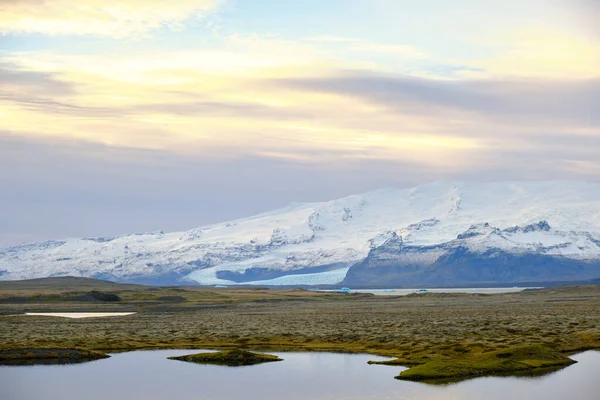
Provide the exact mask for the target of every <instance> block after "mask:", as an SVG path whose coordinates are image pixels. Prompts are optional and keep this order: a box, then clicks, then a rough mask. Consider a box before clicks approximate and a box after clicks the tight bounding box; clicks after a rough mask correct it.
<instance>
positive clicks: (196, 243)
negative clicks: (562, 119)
mask: <svg viewBox="0 0 600 400" xmlns="http://www.w3.org/2000/svg"><path fill="white" fill-rule="evenodd" d="M63 275H75V276H86V277H94V278H103V279H110V280H115V281H120V282H143V283H156V284H159V283H160V284H169V283H198V284H236V283H253V284H272V285H300V284H314V285H323V284H337V283H343V284H348V285H350V284H351V285H363V286H364V285H371V284H373V285H375V284H376V285H413V284H414V285H419V284H453V283H467V282H525V281H559V280H579V279H591V278H600V184H591V183H581V182H508V183H507V182H503V183H461V182H436V183H432V184H427V185H423V186H419V187H416V188H413V189H382V190H377V191H373V192H369V193H365V194H360V195H353V196H349V197H346V198H343V199H338V200H333V201H328V202H322V203H306V204H291V205H289V206H287V207H285V208H281V209H278V210H275V211H272V212H268V213H264V214H260V215H257V216H254V217H250V218H244V219H239V220H236V221H231V222H227V223H221V224H214V225H209V226H204V227H201V228H197V229H193V230H190V231H186V232H174V233H164V232H153V233H143V234H131V235H124V236H117V237H102V238H83V239H67V240H51V241H46V242H39V243H33V244H27V245H21V246H15V247H11V248H8V249H4V250H0V279H26V278H39V277H47V276H63Z"/></svg>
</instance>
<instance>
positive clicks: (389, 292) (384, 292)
mask: <svg viewBox="0 0 600 400" xmlns="http://www.w3.org/2000/svg"><path fill="white" fill-rule="evenodd" d="M525 289H542V288H541V287H505V288H447V289H446V288H439V289H425V288H421V289H356V290H355V289H351V290H350V292H352V293H372V294H375V295H378V296H406V295H407V294H411V293H424V292H425V293H482V294H495V293H516V292H522V291H523V290H525Z"/></svg>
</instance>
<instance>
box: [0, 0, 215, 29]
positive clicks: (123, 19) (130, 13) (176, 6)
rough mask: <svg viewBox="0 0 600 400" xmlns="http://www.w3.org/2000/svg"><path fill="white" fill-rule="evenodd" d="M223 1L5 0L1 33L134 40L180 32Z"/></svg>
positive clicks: (0, 5) (0, 17) (1, 5)
mask: <svg viewBox="0 0 600 400" xmlns="http://www.w3.org/2000/svg"><path fill="white" fill-rule="evenodd" d="M219 3H220V0H177V1H171V2H169V1H162V0H118V1H115V0H86V1H80V0H48V1H47V0H2V1H0V32H1V33H2V34H21V33H42V34H46V35H97V36H110V37H132V36H139V35H144V34H146V33H148V32H150V31H152V30H155V29H159V28H169V29H175V30H177V29H181V28H182V26H183V23H184V22H185V21H186V20H188V19H191V18H201V17H202V16H204V15H205V14H206V13H208V12H210V11H213V10H215V9H216V8H217V7H218V5H219Z"/></svg>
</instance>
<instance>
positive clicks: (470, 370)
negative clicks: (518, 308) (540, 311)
mask: <svg viewBox="0 0 600 400" xmlns="http://www.w3.org/2000/svg"><path fill="white" fill-rule="evenodd" d="M574 362H575V361H573V360H572V359H570V358H569V357H567V356H566V355H564V354H561V353H560V352H558V351H556V350H553V349H551V348H549V347H546V346H543V345H528V346H516V347H510V348H507V349H502V350H496V351H475V352H472V353H471V352H470V353H468V354H466V355H464V356H462V357H459V358H443V357H439V358H436V359H432V360H431V361H427V362H426V363H424V364H421V365H417V366H414V367H412V368H409V369H407V370H405V371H402V372H401V373H400V375H398V376H397V377H396V378H397V379H402V380H411V381H424V382H434V383H435V382H436V381H440V380H447V379H454V380H459V379H467V378H472V377H476V376H482V375H493V374H507V373H514V372H520V371H528V370H534V369H540V368H541V369H548V368H555V367H565V366H568V365H571V364H573V363H574Z"/></svg>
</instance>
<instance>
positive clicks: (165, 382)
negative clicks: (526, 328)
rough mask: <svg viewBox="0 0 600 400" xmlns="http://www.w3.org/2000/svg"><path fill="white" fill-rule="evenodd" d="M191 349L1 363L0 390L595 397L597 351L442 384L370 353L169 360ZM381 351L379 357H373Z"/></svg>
mask: <svg viewBox="0 0 600 400" xmlns="http://www.w3.org/2000/svg"><path fill="white" fill-rule="evenodd" d="M193 352H196V351H190V350H159V351H136V352H130V353H121V354H115V355H113V357H111V358H108V359H103V360H98V361H92V362H89V363H86V364H77V365H53V366H43V365H42V366H27V367H22V366H21V367H0V398H1V399H10V400H25V399H27V400H34V399H63V400H71V399H73V400H75V399H77V400H79V399H89V400H100V399H102V400H105V399H107V398H112V399H125V398H138V399H142V398H143V399H148V400H155V399H156V400H158V399H169V398H172V399H178V400H192V399H193V400H217V399H218V400H229V399H231V400H234V399H235V400H238V399H242V398H246V399H261V400H271V399H272V400H275V399H277V400H279V399H286V400H300V399H302V400H304V399H315V400H333V399H341V400H358V399H360V400H375V399H377V400H388V399H390V400H391V399H394V400H408V399H415V400H417V399H418V400H427V399H443V400H444V399H447V400H450V399H466V400H469V399H477V400H479V399H488V400H500V399H502V400H507V399H511V400H512V399H545V400H559V399H560V400H563V399H570V398H573V399H578V400H598V398H599V397H598V394H599V393H600V379H598V377H599V376H600V352H593V351H589V352H585V353H581V354H578V355H576V356H573V358H574V359H576V360H577V361H579V362H578V363H577V364H574V365H572V366H570V367H568V368H565V369H562V370H560V371H557V372H553V373H551V374H548V375H545V376H542V377H537V378H531V377H528V378H524V377H518V378H517V377H510V378H508V377H490V378H479V379H473V380H469V381H464V382H460V383H456V384H451V385H446V386H432V385H425V384H422V383H416V382H405V381H398V380H396V379H393V377H394V376H395V375H397V374H398V373H399V372H400V371H401V370H402V369H403V368H399V367H389V366H381V365H368V364H367V361H368V360H373V359H378V358H377V357H373V356H369V355H351V354H332V353H273V354H276V355H279V356H280V357H282V358H284V360H285V361H283V362H280V363H267V364H261V365H255V366H251V367H240V368H227V367H220V366H213V365H197V364H190V363H181V362H177V361H172V360H167V359H166V357H168V356H177V355H184V354H190V353H193ZM379 359H381V358H379Z"/></svg>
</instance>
